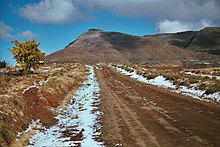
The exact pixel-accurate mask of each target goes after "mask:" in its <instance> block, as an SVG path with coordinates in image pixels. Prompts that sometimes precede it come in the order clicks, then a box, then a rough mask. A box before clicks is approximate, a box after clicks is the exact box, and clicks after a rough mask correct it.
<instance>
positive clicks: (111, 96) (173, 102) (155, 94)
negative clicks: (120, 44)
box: [96, 66, 220, 147]
mask: <svg viewBox="0 0 220 147" xmlns="http://www.w3.org/2000/svg"><path fill="white" fill-rule="evenodd" d="M96 74H97V77H98V81H99V83H100V87H101V108H100V109H101V111H102V112H103V113H104V115H103V118H102V126H103V127H102V136H101V139H102V140H103V141H105V144H106V145H107V146H125V147H128V146H132V147H133V146H143V147H145V146H220V133H219V132H220V106H219V105H216V104H213V103H209V102H204V101H200V100H196V99H193V98H191V97H188V96H184V95H181V94H177V93H173V92H170V91H168V90H164V89H161V88H158V87H155V86H152V85H148V84H144V83H141V82H138V81H136V80H134V79H131V78H129V77H127V76H124V75H122V74H120V73H117V72H116V71H115V70H114V69H111V68H109V67H106V66H102V69H101V70H100V69H98V70H96Z"/></svg>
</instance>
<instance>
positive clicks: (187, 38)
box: [146, 27, 220, 55]
mask: <svg viewBox="0 0 220 147" xmlns="http://www.w3.org/2000/svg"><path fill="white" fill-rule="evenodd" d="M146 37H147V36H146ZM154 37H155V38H156V39H158V40H160V41H163V42H165V43H169V44H171V45H174V46H176V47H179V48H182V49H186V50H192V51H197V52H207V53H209V54H214V55H220V27H207V28H205V29H202V30H200V31H187V32H179V33H174V34H158V35H154Z"/></svg>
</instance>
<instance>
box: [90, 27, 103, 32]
mask: <svg viewBox="0 0 220 147" xmlns="http://www.w3.org/2000/svg"><path fill="white" fill-rule="evenodd" d="M88 32H103V30H101V29H95V28H91V29H89V30H88Z"/></svg>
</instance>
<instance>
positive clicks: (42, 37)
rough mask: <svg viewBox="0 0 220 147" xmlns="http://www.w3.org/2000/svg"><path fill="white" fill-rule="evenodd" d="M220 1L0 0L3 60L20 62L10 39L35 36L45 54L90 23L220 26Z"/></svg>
mask: <svg viewBox="0 0 220 147" xmlns="http://www.w3.org/2000/svg"><path fill="white" fill-rule="evenodd" d="M219 14H220V2H219V1H218V0H209V1H207V0H194V1H190V0H185V1H182V0H136V1H134V0H120V1H119V0H0V60H6V61H7V62H9V63H10V64H14V63H15V62H14V61H13V59H12V56H11V53H10V51H8V48H11V47H12V46H13V45H12V44H11V43H10V42H11V40H14V39H17V40H19V41H24V40H25V39H35V40H37V41H38V42H40V43H41V45H40V49H42V50H43V51H44V52H46V54H49V53H52V52H54V51H57V50H60V49H63V48H64V47H65V46H66V45H68V43H70V42H72V41H73V40H75V39H76V38H77V37H78V36H79V35H81V34H82V33H84V32H86V31H87V30H88V29H90V28H99V29H102V30H104V31H118V32H124V33H128V34H133V35H147V34H155V33H172V32H180V31H186V30H199V29H202V28H204V27H207V26H219V24H220V15H219Z"/></svg>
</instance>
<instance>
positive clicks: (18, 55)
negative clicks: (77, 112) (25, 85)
mask: <svg viewBox="0 0 220 147" xmlns="http://www.w3.org/2000/svg"><path fill="white" fill-rule="evenodd" d="M11 43H13V44H14V45H15V47H13V48H11V49H9V50H10V51H11V53H12V54H13V56H14V59H15V60H16V62H17V63H18V64H19V65H20V66H21V67H22V68H24V70H25V71H27V72H30V70H31V68H33V69H36V68H38V67H39V65H40V62H41V61H44V58H45V57H44V56H45V53H44V52H42V51H41V50H40V49H38V46H39V45H40V43H38V42H36V41H35V40H26V41H25V42H18V41H17V40H13V41H12V42H11Z"/></svg>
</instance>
